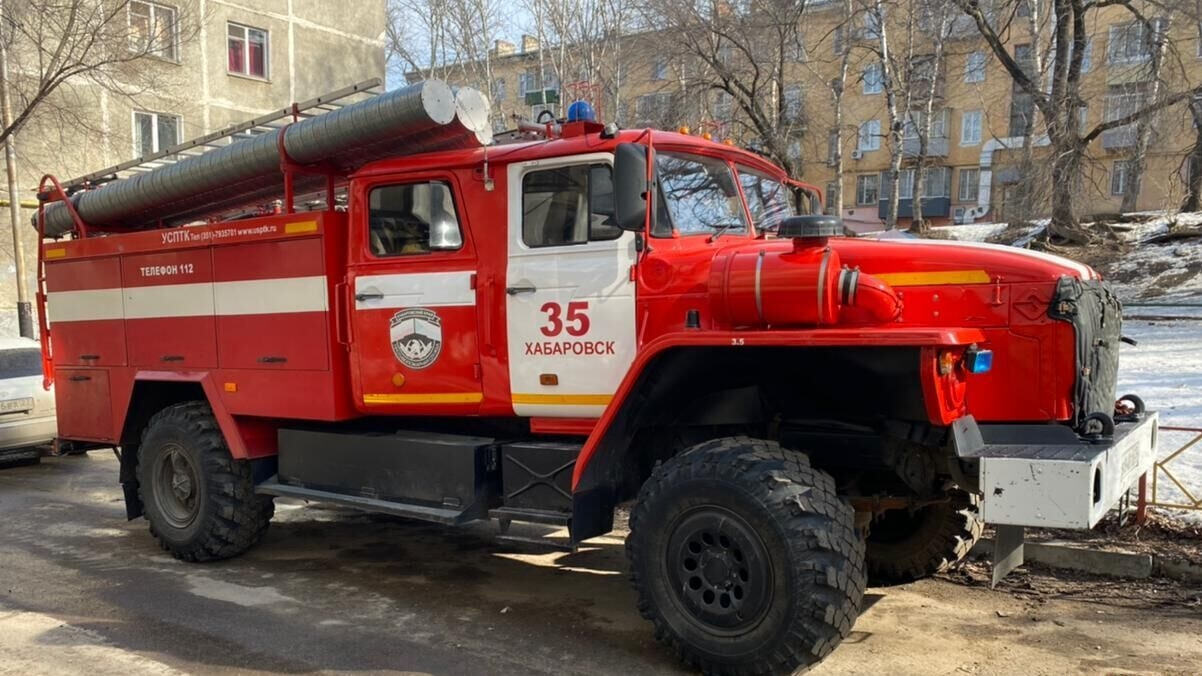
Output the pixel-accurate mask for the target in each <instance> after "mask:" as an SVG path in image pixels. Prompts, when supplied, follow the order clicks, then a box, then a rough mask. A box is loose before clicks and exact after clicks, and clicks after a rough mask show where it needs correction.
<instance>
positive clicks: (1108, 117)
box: [1102, 83, 1148, 148]
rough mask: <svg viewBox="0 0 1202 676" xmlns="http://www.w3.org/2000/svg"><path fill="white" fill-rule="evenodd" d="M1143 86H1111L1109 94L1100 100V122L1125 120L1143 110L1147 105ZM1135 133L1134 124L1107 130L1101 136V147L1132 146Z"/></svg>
mask: <svg viewBox="0 0 1202 676" xmlns="http://www.w3.org/2000/svg"><path fill="white" fill-rule="evenodd" d="M1145 84H1146V83H1138V84H1134V85H1113V86H1111V87H1110V89H1109V93H1108V94H1107V95H1106V96H1104V97H1103V98H1102V104H1103V105H1104V106H1105V107H1104V109H1103V113H1102V120H1103V121H1104V122H1114V121H1116V120H1122V119H1126V118H1128V117H1130V116H1132V115H1135V114H1137V113H1139V112H1140V111H1141V110H1143V109H1144V106H1146V105H1147V98H1148V94H1147V91H1146V89H1145ZM1135 132H1136V124H1135V123H1134V122H1129V123H1127V124H1124V125H1120V126H1118V127H1114V128H1113V129H1109V130H1107V131H1106V132H1105V133H1103V135H1102V147H1104V148H1117V147H1121V146H1128V145H1132V144H1133V143H1135Z"/></svg>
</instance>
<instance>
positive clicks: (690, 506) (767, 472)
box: [626, 437, 865, 675]
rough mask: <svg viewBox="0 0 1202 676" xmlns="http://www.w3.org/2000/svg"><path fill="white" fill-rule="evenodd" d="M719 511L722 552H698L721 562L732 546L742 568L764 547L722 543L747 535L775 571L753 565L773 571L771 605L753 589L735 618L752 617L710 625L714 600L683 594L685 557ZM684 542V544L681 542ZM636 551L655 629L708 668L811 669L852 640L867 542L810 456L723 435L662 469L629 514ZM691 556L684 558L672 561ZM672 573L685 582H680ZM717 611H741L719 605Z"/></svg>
mask: <svg viewBox="0 0 1202 676" xmlns="http://www.w3.org/2000/svg"><path fill="white" fill-rule="evenodd" d="M710 510H716V511H715V512H714V513H715V514H718V515H720V516H721V518H722V520H719V521H715V522H714V523H718V524H722V525H718V526H715V527H714V528H715V531H714V532H715V533H716V534H717V535H716V537H713V538H711V540H716V541H717V544H716V545H714V547H712V548H711V549H716V550H717V554H712V553H711V551H710V549H706V550H705V551H703V552H701V554H700V555H699V556H711V559H710V561H712V557H714V556H725V555H726V552H731V553H732V556H731V557H728V558H727V559H725V560H727V561H729V562H734V563H735V566H736V567H738V566H739V565H741V564H739V563H737V562H742V561H747V562H748V563H747V564H746V565H748V566H754V564H755V561H756V557H755V556H754V554H755V553H756V552H755V551H751V552H750V553H748V554H742V555H739V551H740V550H739V549H733V550H730V549H717V548H718V547H719V545H720V547H723V548H726V547H728V544H729V545H730V546H734V547H737V546H739V545H738V543H739V542H740V540H739V538H743V541H749V542H751V547H750V550H755V549H756V547H757V546H758V547H762V553H763V554H764V556H761V557H759V558H762V559H764V560H766V561H767V562H768V564H769V565H768V566H767V568H766V569H765V568H764V567H755V570H758V571H765V570H766V572H767V573H768V575H767V576H766V584H764V585H761V587H762V588H763V589H764V590H765V591H766V592H767V600H764V599H760V600H759V601H755V600H754V599H753V598H752V589H751V587H748V591H746V592H745V594H746V595H745V596H743V597H742V598H743V600H742V602H743V603H744V604H746V605H745V606H739V607H738V608H739V609H738V613H740V614H742V613H744V612H745V613H746V614H747V615H748V616H749V617H748V618H746V619H744V618H740V617H738V616H736V617H734V618H732V619H731V620H730V621H735V622H751V623H750V624H748V625H747V626H745V627H743V626H739V627H735V628H733V629H732V628H729V627H727V628H723V627H722V626H720V624H717V623H713V622H708V621H707V620H706V619H704V618H701V617H699V614H701V613H704V612H707V608H710V606H705V605H703V604H704V603H706V601H705V599H704V598H701V599H700V600H697V599H696V598H695V597H694V600H693V601H691V602H690V601H689V600H687V599H685V598H682V597H687V596H688V595H689V594H690V593H693V594H695V592H690V591H689V589H687V588H686V587H689V586H691V585H692V584H693V583H694V580H693V579H692V578H691V577H688V576H689V575H694V576H696V573H690V572H687V571H688V570H690V569H689V568H688V558H687V557H688V556H690V552H692V551H694V549H692V547H693V546H694V544H698V545H700V544H701V543H700V542H699V541H697V540H694V539H691V537H692V536H689V535H687V533H688V532H690V529H691V528H692V527H691V526H689V524H690V523H694V522H696V521H697V520H698V519H699V518H703V517H705V515H706V514H708V513H709V511H710ZM723 529H726V530H723ZM706 532H708V531H706ZM681 533H685V534H686V535H683V536H682V535H681ZM728 535H729V536H730V537H729V539H728V538H727V536H728ZM702 537H704V536H702ZM756 538H758V539H759V540H758V545H757V544H756V542H755V539H756ZM681 542H684V543H685V544H684V546H683V547H681V546H674V545H673V543H676V545H680V543H681ZM675 552H680V554H675ZM626 555H627V557H628V558H629V560H630V568H631V582H632V583H633V585H634V588H635V591H636V592H637V593H638V608H639V612H640V613H641V614H642V616H643V617H644V618H646V619H648V620H650V621H651V622H652V623H653V624H654V625H655V637H656V639H658V640H659V641H661V642H663V643H666V644H668V645H670V646H672V647H673V648H674V649H675V650H676V652H677V654H678V655H679V656H680V658H681V659H682V660H683V661H684V662H685V663H687V664H689V665H690V666H692V667H694V668H696V669H699V670H701V671H702V672H704V673H706V674H732V675H743V674H780V673H792V672H793V671H794V670H796V669H798V668H799V667H800V668H808V667H810V666H811V665H813V664H815V663H817V662H818V661H819V660H821V659H822V658H823V657H825V656H826V655H828V654H829V653H830V652H831V651H832V650H834V649H835V646H837V645H838V644H839V642H840V641H842V640H843V639H844V638H846V637H847V635H848V633H849V632H850V631H851V628H852V624H853V623H854V622H855V620H856V617H857V615H858V614H859V611H860V602H861V600H862V598H863V595H864V586H865V571H864V541H863V539H862V538H861V537H860V536H859V535H858V534H857V532H856V529H855V525H854V512H853V510H852V508H851V506H849V505H848V504H847V503H845V502H844V501H842V500H840V499H839V497H838V496H837V495H836V493H835V482H834V480H833V479H832V478H831V477H830V475H828V474H826V473H825V472H822V471H820V470H816V469H814V468H812V467H810V463H809V459H808V458H807V457H806V456H805V455H803V454H801V453H797V452H793V451H788V450H785V449H783V448H781V447H780V445H778V444H776V443H775V442H771V441H762V440H759V439H751V438H747V437H732V438H725V439H715V440H713V441H707V442H705V443H702V444H699V445H697V446H694V447H692V448H690V449H688V450H687V451H685V452H683V453H681V454H680V455H677V456H675V457H674V458H672V459H671V460H668V461H667V462H665V463H663V464H661V465H658V466H657V467H656V468H655V469H654V471H653V472H652V474H651V477H650V478H649V479H647V481H646V482H645V483H644V484H643V487H642V490H641V491H640V492H639V497H638V503H637V504H636V506H635V507H634V509H633V510H632V511H631V514H630V534H629V535H628V536H627V538H626ZM682 558H683V561H682V563H683V565H681V566H677V565H675V564H673V563H672V561H673V560H675V559H682ZM702 561H703V566H702V568H701V570H702V571H703V574H704V576H705V577H706V579H705V580H703V581H702V582H701V583H700V584H702V585H705V586H706V587H705V588H706V589H707V590H708V589H709V588H710V587H709V585H710V584H711V582H710V580H709V577H710V563H705V559H702ZM693 565H694V566H695V567H696V566H697V565H698V564H696V563H694V564H693ZM672 570H676V571H678V572H677V573H675V574H676V575H677V576H678V579H679V580H683V581H684V582H683V584H681V585H676V584H675V583H674V582H673V574H674V573H673V572H672ZM722 570H724V569H722ZM746 572H747V571H744V570H739V571H738V573H737V575H739V576H740V578H739V579H742V580H744V582H743V584H751V583H753V582H754V580H755V575H752V576H751V577H750V578H746V577H741V576H743V575H744V574H745V573H746ZM752 572H753V573H754V572H755V571H752ZM735 584H736V585H737V584H739V582H738V579H736V581H735ZM727 589H731V588H729V587H728V588H727ZM739 589H740V588H738V587H735V588H734V589H733V590H732V593H733V591H738V590H739ZM720 593H723V596H726V594H725V593H724V592H721V591H720ZM740 593H741V594H743V593H744V592H740ZM761 596H762V595H761ZM709 598H710V599H711V601H715V597H713V596H712V595H711V596H710V597H709ZM715 602H716V601H715ZM722 602H723V603H725V602H726V599H722ZM732 602H733V597H732ZM690 603H692V606H690V605H689V604H690ZM757 607H758V608H759V610H756V608H757ZM713 610H714V611H718V612H725V613H728V614H729V613H731V611H730V610H729V609H726V610H720V609H719V607H718V606H714V607H713ZM720 621H724V620H720Z"/></svg>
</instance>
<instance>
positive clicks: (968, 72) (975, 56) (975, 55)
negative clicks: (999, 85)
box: [964, 52, 985, 82]
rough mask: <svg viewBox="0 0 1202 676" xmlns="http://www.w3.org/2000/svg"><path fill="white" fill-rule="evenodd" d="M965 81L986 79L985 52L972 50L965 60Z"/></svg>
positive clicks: (982, 80)
mask: <svg viewBox="0 0 1202 676" xmlns="http://www.w3.org/2000/svg"><path fill="white" fill-rule="evenodd" d="M964 81H965V82H984V81H985V52H971V53H970V54H969V55H968V59H967V60H965V62H964Z"/></svg>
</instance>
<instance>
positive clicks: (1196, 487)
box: [1118, 295, 1202, 519]
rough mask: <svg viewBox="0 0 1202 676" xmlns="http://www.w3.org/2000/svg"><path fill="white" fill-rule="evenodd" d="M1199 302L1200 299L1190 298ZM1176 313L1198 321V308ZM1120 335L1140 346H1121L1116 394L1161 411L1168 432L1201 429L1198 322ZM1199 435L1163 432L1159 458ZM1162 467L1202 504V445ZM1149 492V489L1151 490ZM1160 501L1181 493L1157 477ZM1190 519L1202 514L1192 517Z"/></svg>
mask: <svg viewBox="0 0 1202 676" xmlns="http://www.w3.org/2000/svg"><path fill="white" fill-rule="evenodd" d="M1189 300H1192V301H1194V302H1199V303H1202V295H1200V296H1197V297H1193V298H1190V299H1189ZM1193 310H1194V312H1192V313H1191V312H1188V311H1186V310H1184V309H1180V310H1177V309H1175V310H1174V316H1176V315H1187V314H1193V315H1194V316H1202V309H1197V308H1195V309H1193ZM1123 333H1124V334H1125V335H1127V336H1130V337H1131V338H1134V339H1135V340H1137V341H1139V345H1137V346H1131V345H1126V344H1124V345H1123V346H1122V349H1121V352H1120V356H1119V386H1118V392H1119V395H1120V396H1122V395H1125V394H1137V395H1139V396H1140V398H1142V399H1143V400H1144V403H1145V404H1147V406H1148V408H1149V409H1152V410H1156V411H1159V412H1160V424H1161V425H1162V426H1166V427H1193V428H1199V429H1202V319H1196V320H1177V321H1147V320H1138V319H1135V320H1127V321H1125V322H1124V323H1123ZM1198 434H1200V432H1192V433H1191V432H1179V431H1171V430H1162V431H1161V432H1160V443H1159V448H1158V453H1159V455H1160V457H1161V458H1164V457H1165V456H1167V455H1169V454H1171V453H1172V452H1174V451H1176V450H1177V449H1178V448H1180V447H1181V446H1182V445H1184V444H1186V443H1188V442H1189V441H1190V440H1191V439H1193V438H1194V437H1196V436H1197V435H1198ZM1166 468H1167V469H1168V470H1169V472H1171V473H1172V474H1173V476H1175V477H1176V478H1177V480H1178V481H1180V482H1181V483H1182V484H1183V485H1184V486H1185V487H1186V488H1187V489H1188V490H1189V491H1190V493H1191V494H1193V496H1194V498H1195V499H1202V442H1200V443H1198V444H1196V445H1195V446H1193V447H1192V448H1190V449H1189V450H1187V451H1185V452H1184V453H1182V454H1181V455H1180V456H1178V457H1177V458H1176V459H1175V460H1173V461H1172V462H1171V463H1169V464H1168V465H1166ZM1149 490H1151V488H1150V487H1149ZM1158 500H1159V501H1160V502H1165V501H1172V502H1178V503H1180V502H1184V501H1185V499H1184V496H1183V495H1182V493H1181V491H1180V490H1179V489H1178V488H1177V487H1175V486H1173V485H1172V481H1170V480H1169V479H1168V477H1167V476H1166V475H1165V474H1164V473H1163V472H1161V474H1160V475H1159V477H1158ZM1192 518H1194V519H1202V513H1199V512H1194V513H1193V515H1192Z"/></svg>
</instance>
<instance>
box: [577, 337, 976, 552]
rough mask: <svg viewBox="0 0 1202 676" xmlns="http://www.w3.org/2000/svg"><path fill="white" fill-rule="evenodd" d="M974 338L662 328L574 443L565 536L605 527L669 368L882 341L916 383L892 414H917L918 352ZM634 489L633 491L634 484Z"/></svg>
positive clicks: (707, 368) (704, 368)
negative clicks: (905, 403) (762, 351)
mask: <svg viewBox="0 0 1202 676" xmlns="http://www.w3.org/2000/svg"><path fill="white" fill-rule="evenodd" d="M981 339H982V334H981V333H980V331H977V330H955V329H929V330H914V331H907V332H900V331H883V330H882V331H878V332H875V333H874V332H873V331H872V330H865V329H859V330H839V329H835V330H826V331H824V332H822V333H819V332H801V331H757V332H704V333H697V334H670V335H667V336H663V337H661V338H659V339H656V340H654V341H652V342H650V343H648V344H647V345H645V346H644V347H643V348H642V349H640V351H639V353H638V356H637V357H636V358H635V361H634V363H633V364H632V365H631V367H630V369H629V370H628V371H627V373H626V376H625V377H624V378H623V379H622V382H621V384H620V385H619V386H618V389H617V391H616V392H615V394H614V397H613V399H612V400H611V401H610V403H609V405H608V406H607V407H606V409H605V411H604V412H603V413H602V415H601V417H600V419H598V421H597V424H596V425H595V426H594V427H593V430H592V432H591V434H590V435H589V437H588V439H587V440H586V441H585V443H584V446H583V447H582V448H581V451H580V454H579V456H578V458H577V461H576V467H575V468H574V470H573V475H572V522H571V523H572V528H571V531H572V533H571V534H572V539H573V540H575V541H577V542H578V541H581V540H584V539H587V538H590V537H595V536H597V535H601V534H603V533H606V532H609V531H610V530H612V528H613V511H614V508H615V506H616V505H617V503H618V502H619V501H621V500H623V499H624V498H626V497H629V496H628V495H624V494H623V490H624V487H625V484H626V483H629V481H628V479H629V478H631V477H627V476H625V473H628V472H630V471H631V468H630V467H629V462H628V461H629V460H630V457H631V454H630V453H629V450H630V448H631V446H632V443H633V437H634V435H635V433H636V432H638V431H639V429H640V424H642V423H644V422H645V421H646V420H647V419H648V417H649V416H651V417H654V411H655V406H656V404H657V401H658V400H659V399H661V398H662V395H663V393H662V392H657V391H656V388H657V387H662V388H665V391H668V392H678V391H679V389H676V390H674V389H673V387H675V385H674V384H673V383H672V382H670V381H671V380H672V377H671V376H672V375H673V374H678V373H680V372H683V371H682V370H687V369H690V368H692V369H694V372H701V373H713V374H714V375H715V376H716V377H718V378H721V377H722V373H721V367H720V366H717V367H716V366H714V364H715V362H719V361H721V359H724V358H725V357H726V356H731V357H734V356H735V355H739V354H740V353H742V352H744V351H746V350H749V349H753V348H767V349H777V350H789V351H792V350H794V349H797V350H807V349H808V348H821V349H824V350H827V351H828V352H827V353H826V354H830V352H829V351H830V350H835V351H839V352H842V351H843V350H863V349H866V348H867V349H873V348H884V349H889V350H892V351H893V352H892V354H894V355H897V354H904V355H906V356H905V359H906V360H907V364H910V365H911V366H908V368H912V375H913V381H914V382H913V384H912V387H914V388H916V389H917V390H918V391H917V395H918V396H917V398H918V399H919V401H918V402H914V404H915V405H916V408H913V409H912V410H908V411H905V412H904V413H902V414H899V417H902V418H905V419H909V418H913V419H915V420H925V419H927V418H928V413H929V412H928V411H927V410H926V408H925V406H924V403H925V402H926V400H927V399H929V397H930V394H929V392H927V391H925V390H927V389H928V388H929V384H928V383H923V384H922V385H919V384H918V380H919V379H918V375H919V366H920V364H922V363H924V357H925V356H926V355H928V354H934V350H932V349H931V348H933V347H937V346H963V345H969V344H971V343H973V342H976V341H979V340H981ZM715 357H719V358H717V359H715ZM738 359H739V358H735V359H734V360H733V361H732V362H731V363H739V361H738ZM911 399H912V398H911ZM649 412H650V413H649ZM752 415H754V411H752V410H749V409H747V408H746V407H744V410H742V411H741V412H734V416H735V418H734V419H727V420H725V421H723V422H724V423H726V424H729V423H731V422H751V418H750V417H748V416H752ZM738 416H743V419H742V420H741V421H740V420H738ZM672 422H675V421H672ZM642 469H646V468H642ZM642 473H643V474H646V472H642ZM644 478H645V477H644ZM634 488H635V490H637V486H635V487H634Z"/></svg>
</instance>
